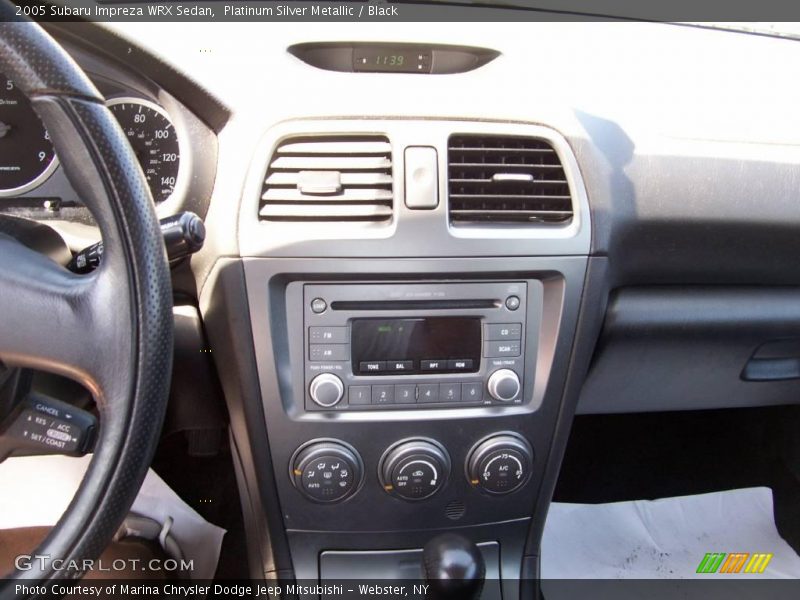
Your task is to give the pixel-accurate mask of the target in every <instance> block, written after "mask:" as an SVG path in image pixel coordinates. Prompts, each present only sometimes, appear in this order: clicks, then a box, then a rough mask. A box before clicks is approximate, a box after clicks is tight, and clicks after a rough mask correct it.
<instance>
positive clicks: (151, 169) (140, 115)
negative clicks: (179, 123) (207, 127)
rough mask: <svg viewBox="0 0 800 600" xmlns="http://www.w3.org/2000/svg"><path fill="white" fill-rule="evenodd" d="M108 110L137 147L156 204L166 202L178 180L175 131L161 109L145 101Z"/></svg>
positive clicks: (125, 102)
mask: <svg viewBox="0 0 800 600" xmlns="http://www.w3.org/2000/svg"><path fill="white" fill-rule="evenodd" d="M108 107H109V108H110V109H111V112H112V113H114V116H115V117H116V118H117V121H119V124H120V125H121V126H122V131H124V132H125V135H126V136H128V141H129V142H130V144H131V146H133V151H134V152H135V153H136V157H137V158H138V159H139V164H140V165H141V166H142V170H143V171H144V174H145V177H147V183H148V184H150V192H151V193H152V194H153V200H154V201H155V202H156V203H159V202H163V201H164V200H166V199H167V198H169V197H170V196H171V195H172V192H173V191H175V184H176V182H177V180H178V167H179V166H180V159H181V156H180V149H179V147H178V136H177V134H176V133H175V128H174V127H173V126H172V123H170V121H169V119H168V118H167V116H166V114H165V113H164V111H163V109H162V108H161V107H159V106H156V105H155V104H151V103H149V102H145V101H143V100H136V99H133V98H131V99H116V100H112V101H110V102H109V106H108Z"/></svg>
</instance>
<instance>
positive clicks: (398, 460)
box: [378, 439, 450, 500]
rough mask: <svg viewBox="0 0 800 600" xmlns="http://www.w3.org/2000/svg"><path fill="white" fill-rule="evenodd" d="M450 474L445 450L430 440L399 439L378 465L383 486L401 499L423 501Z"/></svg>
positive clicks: (439, 487) (440, 486) (438, 487)
mask: <svg viewBox="0 0 800 600" xmlns="http://www.w3.org/2000/svg"><path fill="white" fill-rule="evenodd" d="M449 474H450V457H449V456H448V454H447V451H446V450H445V449H444V448H443V447H442V446H441V445H439V444H438V443H437V442H434V441H433V440H424V439H417V440H410V441H405V442H399V443H397V444H395V445H394V446H392V447H391V448H389V449H388V450H387V451H386V453H385V454H384V455H383V457H382V458H381V462H380V466H379V467H378V475H379V476H380V481H381V484H382V485H383V489H384V490H386V491H387V492H388V493H390V494H392V495H393V496H398V497H399V498H402V499H403V500H423V499H425V498H429V497H430V496H433V495H434V494H435V493H436V492H438V491H439V490H440V489H441V488H442V486H443V485H444V482H445V481H446V480H447V476H448V475H449Z"/></svg>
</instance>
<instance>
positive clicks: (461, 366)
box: [447, 358, 472, 371]
mask: <svg viewBox="0 0 800 600" xmlns="http://www.w3.org/2000/svg"><path fill="white" fill-rule="evenodd" d="M447 370H448V371H471V370H472V359H470V358H463V359H462V358H459V359H455V360H448V361H447Z"/></svg>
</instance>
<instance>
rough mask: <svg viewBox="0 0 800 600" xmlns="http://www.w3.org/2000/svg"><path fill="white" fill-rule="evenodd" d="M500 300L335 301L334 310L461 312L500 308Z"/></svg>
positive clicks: (332, 304)
mask: <svg viewBox="0 0 800 600" xmlns="http://www.w3.org/2000/svg"><path fill="white" fill-rule="evenodd" d="M500 305H501V302H500V300H492V299H486V300H467V299H461V300H459V299H452V300H335V301H334V302H332V303H331V309H332V310H346V311H358V310H452V309H455V310H460V309H467V308H473V309H474V308H477V309H481V308H498V307H499V306H500Z"/></svg>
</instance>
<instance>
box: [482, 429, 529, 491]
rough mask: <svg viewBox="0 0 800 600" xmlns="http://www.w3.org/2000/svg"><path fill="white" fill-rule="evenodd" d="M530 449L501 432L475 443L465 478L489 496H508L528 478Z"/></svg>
mask: <svg viewBox="0 0 800 600" xmlns="http://www.w3.org/2000/svg"><path fill="white" fill-rule="evenodd" d="M532 463H533V450H531V446H530V444H529V443H528V441H527V440H526V439H525V438H523V437H522V436H519V435H517V434H516V433H501V434H497V435H493V436H491V437H488V438H486V439H484V440H481V441H480V442H478V443H477V444H476V445H475V446H474V447H473V448H472V450H471V451H470V453H469V456H468V458H467V477H469V482H470V484H472V485H473V486H475V487H477V488H480V489H481V490H483V491H485V492H488V493H490V494H508V493H510V492H513V491H514V490H516V489H519V488H520V487H521V486H522V485H523V484H524V483H525V482H526V481H527V480H528V477H529V476H530V471H531V465H532Z"/></svg>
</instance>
